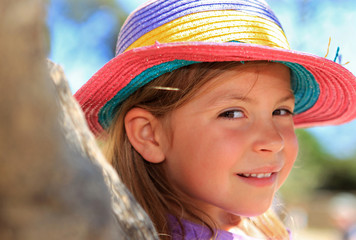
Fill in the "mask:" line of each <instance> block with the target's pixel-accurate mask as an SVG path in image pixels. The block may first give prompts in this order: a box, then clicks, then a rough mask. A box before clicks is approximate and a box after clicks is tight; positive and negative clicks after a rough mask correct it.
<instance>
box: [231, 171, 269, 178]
mask: <svg viewBox="0 0 356 240" xmlns="http://www.w3.org/2000/svg"><path fill="white" fill-rule="evenodd" d="M272 174H273V173H272V172H271V173H239V174H237V175H239V176H240V177H246V178H269V177H270V176H271V175H272Z"/></svg>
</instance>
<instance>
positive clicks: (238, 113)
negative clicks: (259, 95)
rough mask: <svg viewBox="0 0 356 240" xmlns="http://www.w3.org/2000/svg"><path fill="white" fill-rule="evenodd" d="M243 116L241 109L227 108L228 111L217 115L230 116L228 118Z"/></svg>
mask: <svg viewBox="0 0 356 240" xmlns="http://www.w3.org/2000/svg"><path fill="white" fill-rule="evenodd" d="M244 116H245V114H244V113H243V112H242V111H241V110H228V111H226V112H223V113H221V114H220V115H219V117H222V118H230V119H234V118H242V117H244Z"/></svg>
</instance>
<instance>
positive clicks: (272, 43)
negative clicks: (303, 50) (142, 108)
mask: <svg viewBox="0 0 356 240" xmlns="http://www.w3.org/2000/svg"><path fill="white" fill-rule="evenodd" d="M156 41H158V42H160V43H172V42H195V41H204V42H229V41H239V42H244V43H251V44H259V45H264V46H269V47H277V48H284V49H290V47H289V44H288V41H287V38H286V36H285V34H284V32H283V30H282V29H281V28H280V27H279V26H278V25H277V24H275V23H274V22H272V21H270V20H267V19H264V18H262V17H257V16H251V15H249V14H246V13H243V12H239V11H233V10H223V11H206V12H199V13H193V14H189V15H187V16H183V17H181V18H178V19H175V20H173V21H171V22H169V23H166V24H164V25H162V26H160V27H158V28H156V29H154V30H152V31H150V32H148V33H146V34H145V35H143V36H141V37H140V38H139V39H137V40H136V41H135V42H134V43H132V44H131V45H130V46H129V47H128V48H127V49H126V51H128V50H130V49H133V48H137V47H143V46H150V45H154V44H155V42H156Z"/></svg>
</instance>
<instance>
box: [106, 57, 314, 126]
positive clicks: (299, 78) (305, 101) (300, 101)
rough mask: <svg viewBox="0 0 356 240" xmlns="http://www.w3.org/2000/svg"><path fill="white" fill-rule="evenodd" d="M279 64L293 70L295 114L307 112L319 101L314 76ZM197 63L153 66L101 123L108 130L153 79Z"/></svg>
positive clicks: (117, 98) (117, 100) (110, 105)
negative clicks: (127, 101) (118, 112)
mask: <svg viewBox="0 0 356 240" xmlns="http://www.w3.org/2000/svg"><path fill="white" fill-rule="evenodd" d="M274 62H279V63H282V64H284V65H286V66H287V67H289V68H290V69H291V88H292V90H293V93H294V96H295V110H294V113H295V114H299V113H302V112H305V111H306V110H308V109H309V108H311V107H312V106H313V105H314V104H315V103H316V101H317V100H318V97H319V94H320V89H319V85H318V83H317V82H316V81H315V78H314V76H313V75H312V74H311V73H310V72H309V71H308V70H307V69H305V67H303V66H302V65H300V64H297V63H292V62H284V61H274ZM194 63H199V62H197V61H186V60H175V61H171V62H166V63H162V64H159V65H156V66H153V67H151V68H149V69H147V70H145V71H143V72H142V73H141V74H139V75H137V76H136V77H135V78H134V79H132V80H131V81H130V82H129V84H128V85H127V86H125V87H124V88H123V89H122V90H121V91H120V92H119V93H117V94H116V95H115V97H113V98H112V99H111V100H109V101H108V102H107V103H106V104H105V105H104V106H103V107H102V108H101V110H100V111H99V123H100V124H101V125H102V126H103V127H104V128H108V127H109V126H110V123H111V121H112V120H113V119H114V116H115V110H116V109H117V106H119V105H120V104H121V103H122V102H123V101H124V100H125V99H127V98H128V97H129V96H130V95H131V94H132V93H133V92H135V91H136V90H137V89H138V88H140V87H142V86H144V85H146V84H147V83H149V82H151V81H152V80H153V79H155V78H157V77H159V76H161V75H163V74H165V73H168V72H172V71H174V70H176V69H178V68H181V67H184V66H188V65H191V64H194Z"/></svg>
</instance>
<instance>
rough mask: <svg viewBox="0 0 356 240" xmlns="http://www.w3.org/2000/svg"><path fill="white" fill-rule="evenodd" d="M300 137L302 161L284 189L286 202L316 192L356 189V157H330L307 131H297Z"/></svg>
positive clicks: (282, 191) (300, 157)
mask: <svg viewBox="0 0 356 240" xmlns="http://www.w3.org/2000/svg"><path fill="white" fill-rule="evenodd" d="M297 136H298V141H299V154H298V158H297V160H296V162H295V164H294V167H293V169H292V172H291V173H290V175H289V177H288V179H287V181H286V182H285V184H284V185H283V186H282V187H281V189H280V193H281V194H282V196H283V198H284V199H285V200H286V201H288V202H293V200H294V199H299V200H300V199H301V198H303V197H308V196H309V195H311V194H312V193H313V192H314V191H315V190H332V191H352V190H356V155H355V156H352V157H350V158H345V159H344V158H339V157H337V156H334V155H331V154H328V153H327V151H326V149H324V148H323V147H322V146H321V144H320V143H319V142H318V141H317V139H316V138H315V137H314V136H313V135H312V134H311V133H309V132H308V131H307V130H300V129H299V130H297ZM335 140H336V141H337V139H335Z"/></svg>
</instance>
